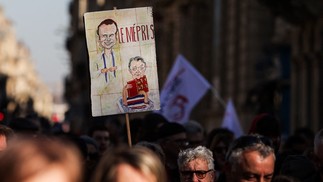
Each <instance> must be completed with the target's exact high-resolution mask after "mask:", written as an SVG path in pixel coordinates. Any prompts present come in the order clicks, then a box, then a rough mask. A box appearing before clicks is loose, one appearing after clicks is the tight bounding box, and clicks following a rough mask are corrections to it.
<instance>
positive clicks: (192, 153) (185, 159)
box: [177, 146, 214, 169]
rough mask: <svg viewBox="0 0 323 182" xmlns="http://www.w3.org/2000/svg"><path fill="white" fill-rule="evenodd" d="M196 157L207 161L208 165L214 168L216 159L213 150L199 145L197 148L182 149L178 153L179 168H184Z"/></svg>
mask: <svg viewBox="0 0 323 182" xmlns="http://www.w3.org/2000/svg"><path fill="white" fill-rule="evenodd" d="M195 159H202V160H205V161H206V162H207V166H208V168H209V169H214V159H213V154H212V152H211V151H210V150H209V149H208V148H206V147H204V146H198V147H196V148H188V149H185V150H182V151H180V152H179V154H178V159H177V164H178V167H179V169H183V167H184V166H185V165H186V164H188V163H189V162H191V161H192V160H195Z"/></svg>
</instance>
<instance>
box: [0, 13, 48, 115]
mask: <svg viewBox="0 0 323 182" xmlns="http://www.w3.org/2000/svg"><path fill="white" fill-rule="evenodd" d="M52 104H53V98H52V95H51V93H50V92H49V90H48V89H47V87H46V86H45V84H44V83H43V82H42V81H41V80H40V78H39V77H38V75H37V73H36V70H35V67H34V65H33V61H32V59H31V55H30V52H29V50H28V48H27V47H26V46H25V45H23V44H22V43H20V42H19V41H18V40H17V39H16V35H15V31H14V28H13V26H12V25H11V22H10V20H8V19H7V18H6V17H5V16H4V10H3V9H2V8H1V7H0V111H1V112H5V113H6V117H7V119H10V118H12V117H18V116H26V115H28V114H30V113H37V114H38V115H39V116H42V117H45V118H50V117H51V114H52V112H53V110H52V109H53V108H52Z"/></svg>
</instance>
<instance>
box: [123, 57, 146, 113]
mask: <svg viewBox="0 0 323 182" xmlns="http://www.w3.org/2000/svg"><path fill="white" fill-rule="evenodd" d="M128 68H129V72H130V74H131V75H132V78H133V79H132V80H130V81H128V82H127V84H126V85H125V86H124V87H123V91H122V104H123V106H126V107H127V108H129V109H144V108H146V107H147V106H148V105H149V98H148V92H149V88H148V82H147V77H146V75H145V71H146V62H145V61H144V59H143V58H142V57H140V56H136V57H132V58H130V60H129V65H128Z"/></svg>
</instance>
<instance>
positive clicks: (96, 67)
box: [84, 7, 160, 116]
mask: <svg viewBox="0 0 323 182" xmlns="http://www.w3.org/2000/svg"><path fill="white" fill-rule="evenodd" d="M84 25H85V33H86V42H87V48H88V54H89V71H90V78H91V79H90V82H91V108H92V116H104V115H112V114H122V113H130V112H142V111H151V110H159V109H160V100H159V87H158V75H157V62H156V50H155V36H154V24H153V17H152V8H151V7H142V8H129V9H119V10H109V11H97V12H88V13H85V14H84ZM148 85H149V88H148Z"/></svg>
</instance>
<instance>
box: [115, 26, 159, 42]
mask: <svg viewBox="0 0 323 182" xmlns="http://www.w3.org/2000/svg"><path fill="white" fill-rule="evenodd" d="M118 36H119V43H128V42H139V41H147V40H150V39H154V38H155V36H154V25H153V24H150V25H136V24H134V25H132V26H128V27H120V28H119V34H118Z"/></svg>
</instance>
